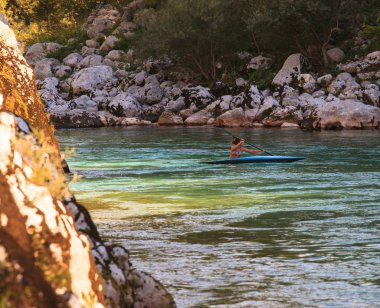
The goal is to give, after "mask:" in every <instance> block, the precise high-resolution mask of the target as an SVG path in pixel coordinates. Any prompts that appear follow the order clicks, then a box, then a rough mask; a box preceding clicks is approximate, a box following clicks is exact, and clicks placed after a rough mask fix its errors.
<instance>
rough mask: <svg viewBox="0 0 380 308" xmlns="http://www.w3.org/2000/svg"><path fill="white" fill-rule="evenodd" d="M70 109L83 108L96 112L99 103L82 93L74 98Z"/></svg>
mask: <svg viewBox="0 0 380 308" xmlns="http://www.w3.org/2000/svg"><path fill="white" fill-rule="evenodd" d="M69 105H70V109H83V110H87V111H92V112H96V111H98V108H97V104H96V102H94V101H93V100H92V99H91V98H90V97H88V96H87V95H82V96H79V97H77V98H76V99H73V100H72V101H71V102H70V104H69Z"/></svg>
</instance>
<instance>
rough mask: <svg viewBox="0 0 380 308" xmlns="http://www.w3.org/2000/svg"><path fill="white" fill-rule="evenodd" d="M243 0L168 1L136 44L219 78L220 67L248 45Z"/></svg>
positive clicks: (208, 78)
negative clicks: (241, 5) (242, 8)
mask: <svg viewBox="0 0 380 308" xmlns="http://www.w3.org/2000/svg"><path fill="white" fill-rule="evenodd" d="M240 3H243V1H242V0H182V1H178V0H168V1H167V2H166V3H165V4H163V6H162V7H161V8H160V9H159V10H158V11H157V13H156V14H155V16H154V17H153V18H152V19H151V20H150V21H149V22H148V23H147V25H146V29H145V31H143V32H142V35H141V37H140V39H139V40H138V43H137V45H136V47H137V49H138V50H139V51H140V52H142V53H143V54H144V55H155V56H158V55H162V54H167V55H168V56H170V57H171V58H172V59H174V60H175V61H176V63H177V64H178V65H180V66H181V68H183V69H185V70H189V71H191V72H193V73H195V74H199V75H200V76H202V79H203V80H205V81H213V80H215V79H216V78H217V75H218V72H217V67H218V65H219V63H220V62H223V61H226V59H227V58H228V57H229V56H231V55H232V54H233V53H234V52H236V51H239V50H241V49H244V48H245V47H247V46H248V45H249V41H248V40H247V36H246V30H245V24H244V22H243V20H242V18H241V14H240V6H239V5H240Z"/></svg>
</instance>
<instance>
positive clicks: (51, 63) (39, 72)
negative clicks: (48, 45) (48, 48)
mask: <svg viewBox="0 0 380 308" xmlns="http://www.w3.org/2000/svg"><path fill="white" fill-rule="evenodd" d="M59 64H60V63H59V61H58V60H57V59H53V58H45V59H42V60H39V61H37V62H36V64H35V67H34V75H35V76H36V79H39V80H44V79H45V78H46V77H53V76H54V73H53V72H54V69H55V67H57V66H58V65H59Z"/></svg>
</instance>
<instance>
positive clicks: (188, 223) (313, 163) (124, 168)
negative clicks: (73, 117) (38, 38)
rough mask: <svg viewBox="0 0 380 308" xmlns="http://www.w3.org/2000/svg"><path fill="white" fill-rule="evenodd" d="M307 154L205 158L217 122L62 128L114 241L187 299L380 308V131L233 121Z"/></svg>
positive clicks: (283, 148)
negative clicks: (275, 158)
mask: <svg viewBox="0 0 380 308" xmlns="http://www.w3.org/2000/svg"><path fill="white" fill-rule="evenodd" d="M229 131H231V132H233V133H234V134H236V135H240V136H244V137H245V139H246V140H247V141H249V142H250V143H254V144H256V145H258V146H260V147H262V148H265V149H266V150H267V151H269V152H273V153H275V154H279V155H295V156H305V157H306V159H305V160H304V161H299V162H294V163H280V164H278V163H277V164H276V163H272V164H263V165H260V164H244V165H206V164H200V162H202V161H207V160H216V159H221V158H225V157H227V156H228V147H229V145H230V142H231V138H230V137H229V136H228V135H227V134H226V133H225V132H224V131H223V130H222V129H218V128H207V127H197V128H182V127H179V128H168V127H124V128H101V129H75V130H58V131H57V136H58V139H59V141H60V144H61V148H62V149H64V148H65V147H71V148H72V147H75V148H77V151H76V152H77V155H76V156H74V157H70V158H69V159H68V163H69V166H70V168H71V169H72V171H75V172H77V173H78V174H79V175H80V176H81V179H80V180H79V181H78V182H76V183H72V184H70V187H71V189H72V191H73V192H74V193H75V195H76V197H77V199H78V201H79V202H80V203H82V204H83V205H85V206H86V207H87V208H88V209H89V211H90V213H91V215H92V217H93V219H94V221H95V223H96V224H97V226H98V228H99V231H100V233H101V235H102V236H103V238H105V239H112V240H113V241H114V242H118V243H120V244H122V245H125V246H126V247H127V248H128V249H129V251H130V254H131V261H132V263H133V265H134V266H135V267H137V268H139V269H143V270H144V271H147V272H149V273H151V274H153V276H154V277H156V278H157V279H159V280H160V281H161V282H162V283H163V284H164V285H165V286H166V287H167V288H168V290H169V291H170V292H171V293H172V294H173V296H174V297H175V300H176V302H177V304H178V306H179V307H210V306H211V307H265V308H266V307H380V304H379V303H380V276H379V272H380V271H379V270H380V230H379V229H380V160H379V157H380V132H379V131H378V130H376V131H369V130H365V131H359V130H357V131H321V132H306V131H300V130H293V129H288V130H284V129H230V130H229Z"/></svg>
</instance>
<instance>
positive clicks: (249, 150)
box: [241, 148, 264, 154]
mask: <svg viewBox="0 0 380 308" xmlns="http://www.w3.org/2000/svg"><path fill="white" fill-rule="evenodd" d="M241 149H242V151H244V152H248V153H252V154H255V153H261V152H264V151H262V150H251V149H247V148H241Z"/></svg>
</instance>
